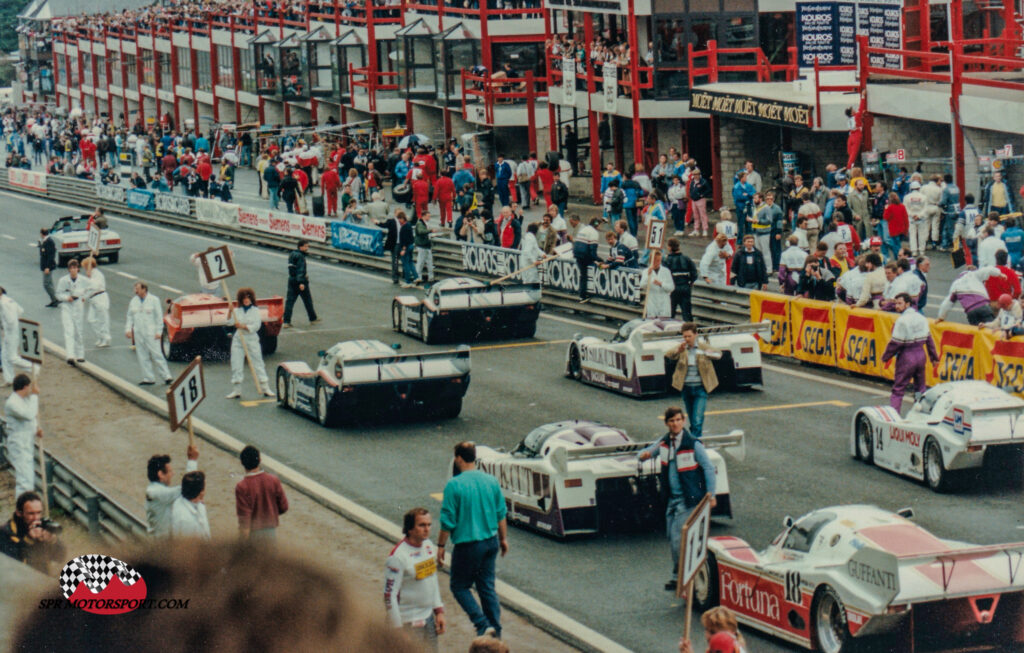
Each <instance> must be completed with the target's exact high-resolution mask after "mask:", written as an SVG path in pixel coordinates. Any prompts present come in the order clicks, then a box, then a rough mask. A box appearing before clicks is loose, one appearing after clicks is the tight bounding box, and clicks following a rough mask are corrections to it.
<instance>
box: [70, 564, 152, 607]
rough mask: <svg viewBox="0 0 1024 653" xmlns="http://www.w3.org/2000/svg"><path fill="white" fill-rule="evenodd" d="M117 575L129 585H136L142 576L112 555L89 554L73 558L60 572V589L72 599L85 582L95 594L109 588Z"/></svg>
mask: <svg viewBox="0 0 1024 653" xmlns="http://www.w3.org/2000/svg"><path fill="white" fill-rule="evenodd" d="M115 575H116V576H117V577H118V578H120V579H121V582H122V583H124V584H125V586H127V587H131V586H132V585H134V584H135V583H136V582H137V581H138V580H139V579H141V578H142V576H141V575H140V574H139V572H137V571H135V570H134V569H132V567H131V566H130V565H129V564H127V563H125V562H122V561H121V560H118V559H117V558H111V557H110V556H105V555H98V554H89V555H84V556H78V557H77V558H75V559H74V560H71V561H70V562H68V563H67V564H66V565H64V569H62V570H61V572H60V590H61V592H63V593H64V598H66V599H70V598H71V595H72V594H74V593H75V590H76V589H78V586H79V585H81V584H82V583H85V586H86V587H88V588H89V591H91V592H92V593H93V594H99V593H100V592H102V591H103V590H105V589H106V588H107V584H108V583H110V580H111V579H112V578H113V577H114V576H115Z"/></svg>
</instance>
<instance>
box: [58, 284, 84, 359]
mask: <svg viewBox="0 0 1024 653" xmlns="http://www.w3.org/2000/svg"><path fill="white" fill-rule="evenodd" d="M88 288H89V280H88V279H86V278H85V277H84V276H83V275H81V274H79V275H78V276H77V277H75V278H74V279H72V278H71V275H70V274H68V275H65V276H63V277H61V279H60V281H58V282H57V300H58V301H59V302H60V321H61V324H62V326H63V327H64V350H65V351H66V353H67V357H68V358H72V359H75V360H79V359H84V358H85V346H84V345H83V344H82V318H84V317H85V304H84V303H83V302H82V297H85V293H86V291H87V290H88Z"/></svg>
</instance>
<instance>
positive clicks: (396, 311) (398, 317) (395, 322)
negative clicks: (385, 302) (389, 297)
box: [391, 301, 402, 333]
mask: <svg viewBox="0 0 1024 653" xmlns="http://www.w3.org/2000/svg"><path fill="white" fill-rule="evenodd" d="M391 328H392V329H394V330H395V331H397V332H399V333H401V332H402V305H401V304H399V303H398V302H397V301H393V302H391Z"/></svg>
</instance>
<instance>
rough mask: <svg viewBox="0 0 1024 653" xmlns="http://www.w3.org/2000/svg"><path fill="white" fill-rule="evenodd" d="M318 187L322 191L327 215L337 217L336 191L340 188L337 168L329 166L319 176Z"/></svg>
mask: <svg viewBox="0 0 1024 653" xmlns="http://www.w3.org/2000/svg"><path fill="white" fill-rule="evenodd" d="M320 187H321V188H323V191H324V198H325V202H326V204H327V207H326V208H327V215H328V216H331V217H334V218H336V217H338V189H339V188H341V177H339V176H338V169H337V168H335V167H334V166H331V167H329V168H327V170H325V171H324V174H322V175H320Z"/></svg>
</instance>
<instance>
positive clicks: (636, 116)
mask: <svg viewBox="0 0 1024 653" xmlns="http://www.w3.org/2000/svg"><path fill="white" fill-rule="evenodd" d="M628 29H629V51H630V57H629V79H630V84H631V85H632V87H633V88H632V89H630V95H631V97H632V100H633V112H632V115H633V161H634V162H638V163H643V160H644V132H643V124H644V123H643V121H642V120H640V48H639V47H638V46H637V35H636V10H635V8H634V0H629V24H628Z"/></svg>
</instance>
